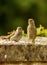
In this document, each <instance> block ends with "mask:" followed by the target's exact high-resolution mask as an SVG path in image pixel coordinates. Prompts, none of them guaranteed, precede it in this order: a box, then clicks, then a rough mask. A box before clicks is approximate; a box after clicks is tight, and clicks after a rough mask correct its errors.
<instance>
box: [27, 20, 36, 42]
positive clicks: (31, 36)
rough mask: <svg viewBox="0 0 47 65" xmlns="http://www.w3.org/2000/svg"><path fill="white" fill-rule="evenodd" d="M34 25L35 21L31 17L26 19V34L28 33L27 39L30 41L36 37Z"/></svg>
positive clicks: (33, 40)
mask: <svg viewBox="0 0 47 65" xmlns="http://www.w3.org/2000/svg"><path fill="white" fill-rule="evenodd" d="M36 32H37V31H36V27H35V23H34V20H33V19H29V20H28V27H27V35H28V39H29V40H30V39H31V40H32V42H35V38H36Z"/></svg>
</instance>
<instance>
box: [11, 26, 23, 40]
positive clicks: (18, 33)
mask: <svg viewBox="0 0 47 65" xmlns="http://www.w3.org/2000/svg"><path fill="white" fill-rule="evenodd" d="M21 38H22V27H17V30H16V33H15V34H14V35H13V36H11V37H10V40H12V41H19V40H20V39H21Z"/></svg>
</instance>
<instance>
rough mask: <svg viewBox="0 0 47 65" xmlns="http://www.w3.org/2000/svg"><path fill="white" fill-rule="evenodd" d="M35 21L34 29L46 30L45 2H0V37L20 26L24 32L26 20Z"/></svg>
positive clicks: (8, 0)
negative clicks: (41, 28) (42, 28)
mask: <svg viewBox="0 0 47 65" xmlns="http://www.w3.org/2000/svg"><path fill="white" fill-rule="evenodd" d="M29 18H33V19H34V20H35V24H36V27H38V26H39V25H40V24H42V25H43V26H44V27H45V28H47V0H0V35H5V34H6V33H7V32H8V31H12V30H15V29H16V27H17V26H22V27H23V29H24V30H25V32H26V29H27V24H28V19H29Z"/></svg>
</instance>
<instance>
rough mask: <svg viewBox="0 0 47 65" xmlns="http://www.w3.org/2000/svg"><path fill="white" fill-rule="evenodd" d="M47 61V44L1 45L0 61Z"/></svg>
mask: <svg viewBox="0 0 47 65" xmlns="http://www.w3.org/2000/svg"><path fill="white" fill-rule="evenodd" d="M16 61H47V45H0V62H16Z"/></svg>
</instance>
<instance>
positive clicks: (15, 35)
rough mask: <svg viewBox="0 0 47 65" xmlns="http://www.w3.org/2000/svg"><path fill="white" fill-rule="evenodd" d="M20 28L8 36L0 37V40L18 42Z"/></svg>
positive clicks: (20, 32) (20, 34)
mask: <svg viewBox="0 0 47 65" xmlns="http://www.w3.org/2000/svg"><path fill="white" fill-rule="evenodd" d="M22 33H23V30H22V27H17V29H16V31H13V32H12V33H11V34H10V35H7V36H1V37H0V38H1V39H6V40H11V41H17V42H18V41H19V40H20V39H21V37H22Z"/></svg>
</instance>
